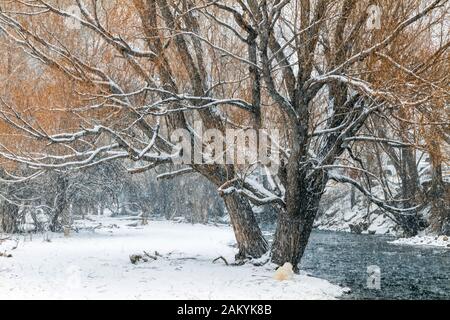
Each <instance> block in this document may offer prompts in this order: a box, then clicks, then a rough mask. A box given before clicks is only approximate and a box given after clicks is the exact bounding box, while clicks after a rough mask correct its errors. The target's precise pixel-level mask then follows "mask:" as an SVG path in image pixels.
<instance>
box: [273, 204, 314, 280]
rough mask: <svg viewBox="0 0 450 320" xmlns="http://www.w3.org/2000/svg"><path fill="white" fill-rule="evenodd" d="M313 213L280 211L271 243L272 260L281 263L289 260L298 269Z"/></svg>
mask: <svg viewBox="0 0 450 320" xmlns="http://www.w3.org/2000/svg"><path fill="white" fill-rule="evenodd" d="M314 219H315V213H313V214H312V215H308V214H305V213H298V214H291V213H289V212H287V211H283V212H281V213H280V215H279V217H278V224H277V230H276V233H275V238H274V242H273V245H272V262H274V263H276V264H277V265H280V266H281V265H283V264H284V263H286V262H290V263H291V264H292V265H293V266H294V270H295V271H298V264H299V263H300V260H301V258H302V257H303V254H304V253H305V249H306V246H307V245H308V241H309V237H310V235H311V231H312V228H313V224H314Z"/></svg>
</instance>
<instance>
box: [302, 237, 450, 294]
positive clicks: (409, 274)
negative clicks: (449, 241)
mask: <svg viewBox="0 0 450 320" xmlns="http://www.w3.org/2000/svg"><path fill="white" fill-rule="evenodd" d="M390 240H393V238H391V237H388V236H379V235H375V236H374V235H356V234H350V233H340V232H328V231H314V232H313V234H312V236H311V239H310V243H309V245H308V247H307V250H306V252H305V256H304V257H303V260H302V263H301V268H302V270H304V271H306V272H308V273H309V274H311V275H313V276H315V277H320V278H324V279H327V280H329V281H330V282H332V283H335V284H339V285H341V286H344V287H349V288H350V289H351V293H350V294H349V295H346V296H344V297H343V298H344V299H450V250H448V249H445V248H443V249H439V248H424V247H412V246H398V245H393V244H389V243H388V242H389V241H390ZM373 265H375V266H378V267H379V268H380V270H381V282H380V284H381V288H380V289H379V290H378V289H368V287H367V278H368V273H367V268H368V267H369V266H373Z"/></svg>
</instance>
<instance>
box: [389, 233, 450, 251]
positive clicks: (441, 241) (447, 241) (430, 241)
mask: <svg viewBox="0 0 450 320" xmlns="http://www.w3.org/2000/svg"><path fill="white" fill-rule="evenodd" d="M391 243H392V244H397V245H410V246H426V247H440V248H448V249H450V238H449V237H446V236H440V237H436V236H425V235H420V236H417V237H413V238H401V239H397V240H395V241H392V242H391Z"/></svg>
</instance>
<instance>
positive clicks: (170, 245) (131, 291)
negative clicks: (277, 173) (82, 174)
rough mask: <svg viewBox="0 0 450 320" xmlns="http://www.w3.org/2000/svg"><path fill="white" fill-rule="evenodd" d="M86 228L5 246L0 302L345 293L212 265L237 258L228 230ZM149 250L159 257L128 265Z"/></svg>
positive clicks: (130, 225)
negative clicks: (222, 259) (134, 256)
mask: <svg viewBox="0 0 450 320" xmlns="http://www.w3.org/2000/svg"><path fill="white" fill-rule="evenodd" d="M100 221H101V223H102V225H101V226H99V227H98V225H99V223H100ZM83 224H84V229H82V230H81V231H80V232H79V233H72V234H71V235H70V236H69V237H64V236H63V235H56V234H48V235H47V236H43V235H33V238H32V239H31V238H30V236H27V237H23V236H21V237H20V238H19V239H18V240H19V241H18V242H16V241H15V240H6V241H3V242H1V241H0V242H1V243H0V253H2V254H3V256H0V299H18V298H20V299H246V300H250V299H251V300H254V299H334V298H337V297H339V296H340V295H341V294H342V293H343V289H342V288H340V287H338V286H335V285H332V284H330V283H329V282H327V281H325V280H321V279H317V278H313V277H309V276H308V275H306V274H304V273H302V274H301V275H297V276H295V277H294V279H293V280H290V281H284V282H279V281H276V280H274V279H273V275H274V270H273V266H271V265H266V266H264V267H255V266H253V265H245V266H239V267H237V266H226V265H225V264H224V262H223V261H217V262H216V263H213V262H212V261H213V260H214V259H215V258H217V257H219V256H223V257H225V258H226V259H227V260H228V261H229V262H231V261H233V256H234V254H235V250H236V249H235V248H234V247H233V244H234V237H233V232H232V230H231V228H229V227H226V226H204V225H188V224H183V223H173V222H164V221H157V222H154V221H152V222H150V223H149V225H147V226H140V225H139V224H137V223H136V221H134V222H133V221H130V220H127V219H118V218H103V219H102V220H95V219H94V220H92V221H90V222H85V223H83ZM95 226H97V227H96V228H94V227H95ZM4 237H5V236H4V235H3V236H1V235H0V239H2V238H4ZM15 247H17V248H15ZM14 248H15V249H14ZM144 251H145V252H147V253H148V254H150V255H157V260H155V261H154V260H153V259H149V260H150V261H148V262H140V263H138V264H136V265H134V264H132V263H131V262H130V255H132V254H143V252H144ZM155 251H157V252H158V254H155ZM8 254H11V255H12V257H6V256H7V255H8Z"/></svg>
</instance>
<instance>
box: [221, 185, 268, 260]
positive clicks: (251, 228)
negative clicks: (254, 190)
mask: <svg viewBox="0 0 450 320" xmlns="http://www.w3.org/2000/svg"><path fill="white" fill-rule="evenodd" d="M224 201H225V206H226V208H227V210H228V214H229V215H230V220H231V225H232V226H233V230H234V234H235V236H236V241H237V244H238V249H239V252H238V254H237V255H236V259H238V260H241V259H245V258H260V257H261V256H262V255H264V254H265V253H266V252H267V250H268V244H267V241H266V240H265V238H264V236H263V234H262V232H261V230H260V228H259V226H258V223H257V221H256V218H255V216H254V214H253V210H252V207H251V205H250V203H249V202H248V200H247V199H245V198H243V197H242V196H241V195H238V194H232V195H227V196H225V197H224Z"/></svg>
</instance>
